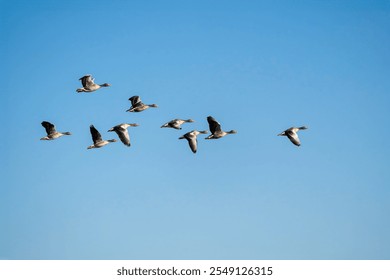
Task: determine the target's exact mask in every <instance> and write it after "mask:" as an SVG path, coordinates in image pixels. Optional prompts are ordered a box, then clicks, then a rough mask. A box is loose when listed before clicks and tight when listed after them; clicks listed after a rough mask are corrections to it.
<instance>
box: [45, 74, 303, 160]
mask: <svg viewBox="0 0 390 280" xmlns="http://www.w3.org/2000/svg"><path fill="white" fill-rule="evenodd" d="M79 80H80V81H81V84H82V86H83V87H82V88H78V89H77V90H76V92H78V93H82V92H93V91H96V90H98V89H100V88H102V87H109V86H110V84H108V83H104V84H100V85H99V84H95V82H94V78H92V76H91V75H85V76H84V77H81V78H80V79H79ZM129 100H130V102H131V107H130V109H128V110H127V111H126V112H142V111H144V110H146V109H148V108H157V107H158V106H157V105H156V104H149V105H148V104H144V103H143V102H142V101H141V98H140V97H139V96H132V97H130V98H129ZM191 122H194V120H192V119H188V120H183V119H174V120H171V121H169V122H167V123H165V124H163V125H162V126H161V128H173V129H182V128H181V125H182V124H184V123H191ZM207 122H208V124H209V129H210V132H211V134H210V135H209V136H207V137H206V138H205V139H219V138H222V137H224V136H226V135H228V134H235V133H237V131H235V130H230V131H223V130H222V128H221V124H220V123H219V122H218V121H217V120H216V119H214V118H213V117H211V116H208V117H207ZM41 124H42V126H43V127H44V128H45V130H46V134H47V135H46V136H45V137H42V138H41V140H54V139H57V138H59V137H61V136H64V135H71V133H70V132H58V131H57V130H56V128H55V126H54V124H52V123H50V122H48V121H43V122H42V123H41ZM136 126H139V125H138V124H136V123H122V124H118V125H116V126H114V127H112V128H111V129H109V130H108V132H112V131H114V132H115V133H116V134H117V135H118V137H119V139H120V140H121V142H122V143H123V144H124V145H126V146H128V147H130V145H131V144H130V137H129V132H128V130H127V129H128V128H129V127H136ZM304 129H307V127H306V126H301V127H290V128H289V129H286V130H285V131H283V132H282V133H280V134H278V136H287V137H288V139H290V141H291V142H292V143H293V144H294V145H296V146H300V145H301V142H300V140H299V138H298V134H297V133H298V131H299V130H304ZM90 132H91V135H92V141H93V144H92V145H90V146H88V147H87V149H95V148H101V147H104V146H106V145H107V144H109V143H112V142H116V141H117V140H116V139H110V140H103V138H102V136H101V134H100V133H99V131H98V130H97V129H96V128H95V127H94V126H93V125H91V126H90ZM207 133H208V131H207V130H202V131H198V130H192V131H190V132H187V133H186V134H184V135H183V136H181V137H179V139H186V140H187V141H188V144H189V146H190V149H191V151H192V152H193V153H196V151H197V146H198V140H197V136H198V135H199V134H207Z"/></svg>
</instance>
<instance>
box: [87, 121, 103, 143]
mask: <svg viewBox="0 0 390 280" xmlns="http://www.w3.org/2000/svg"><path fill="white" fill-rule="evenodd" d="M89 129H90V131H91V135H92V140H93V143H94V144H96V143H99V142H101V141H103V140H102V135H101V134H100V133H99V131H97V129H96V128H95V127H94V126H93V125H91V126H90V127H89Z"/></svg>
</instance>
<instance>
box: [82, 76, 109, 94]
mask: <svg viewBox="0 0 390 280" xmlns="http://www.w3.org/2000/svg"><path fill="white" fill-rule="evenodd" d="M79 80H80V81H81V84H82V85H83V87H82V88H78V89H77V90H76V91H77V92H79V93H80V92H93V91H95V90H98V89H99V88H101V87H109V86H110V84H107V83H104V84H101V85H98V84H95V83H94V80H95V79H94V78H92V76H91V75H85V76H84V77H81V78H80V79H79Z"/></svg>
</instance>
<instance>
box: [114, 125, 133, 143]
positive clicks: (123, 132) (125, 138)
mask: <svg viewBox="0 0 390 280" xmlns="http://www.w3.org/2000/svg"><path fill="white" fill-rule="evenodd" d="M114 130H115V132H116V134H118V136H119V139H121V141H122V143H123V144H125V145H126V146H130V136H129V132H128V131H127V129H126V128H123V127H121V126H116V127H115V129H114Z"/></svg>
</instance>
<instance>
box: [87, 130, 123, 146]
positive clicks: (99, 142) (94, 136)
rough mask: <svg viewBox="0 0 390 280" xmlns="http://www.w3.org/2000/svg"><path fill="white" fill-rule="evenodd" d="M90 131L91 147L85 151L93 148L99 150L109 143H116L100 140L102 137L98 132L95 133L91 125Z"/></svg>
mask: <svg viewBox="0 0 390 280" xmlns="http://www.w3.org/2000/svg"><path fill="white" fill-rule="evenodd" d="M89 129H90V131H91V135H92V140H93V145H91V146H88V148H87V149H94V148H101V147H103V146H105V145H107V144H109V143H111V142H116V140H115V139H111V140H103V139H102V136H101V135H100V133H99V131H97V129H96V128H95V127H94V126H93V125H91V126H90V127H89Z"/></svg>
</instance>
